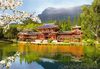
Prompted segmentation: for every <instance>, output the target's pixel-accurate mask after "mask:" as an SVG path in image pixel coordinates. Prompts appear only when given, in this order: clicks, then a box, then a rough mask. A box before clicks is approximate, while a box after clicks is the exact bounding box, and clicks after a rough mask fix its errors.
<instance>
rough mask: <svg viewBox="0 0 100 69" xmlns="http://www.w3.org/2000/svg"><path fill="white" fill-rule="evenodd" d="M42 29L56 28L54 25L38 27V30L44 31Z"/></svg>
mask: <svg viewBox="0 0 100 69" xmlns="http://www.w3.org/2000/svg"><path fill="white" fill-rule="evenodd" d="M44 28H58V26H57V25H54V24H45V25H43V26H40V27H38V29H44Z"/></svg>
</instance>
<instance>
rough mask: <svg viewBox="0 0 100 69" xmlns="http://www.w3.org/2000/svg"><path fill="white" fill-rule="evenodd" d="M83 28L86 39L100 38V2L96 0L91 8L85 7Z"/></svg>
mask: <svg viewBox="0 0 100 69" xmlns="http://www.w3.org/2000/svg"><path fill="white" fill-rule="evenodd" d="M82 10H83V13H82V14H81V18H82V21H81V26H82V30H83V34H84V36H85V37H86V38H92V39H94V38H95V39H97V40H98V41H99V39H100V36H99V33H100V23H99V22H100V0H94V2H93V4H92V5H91V6H83V7H82Z"/></svg>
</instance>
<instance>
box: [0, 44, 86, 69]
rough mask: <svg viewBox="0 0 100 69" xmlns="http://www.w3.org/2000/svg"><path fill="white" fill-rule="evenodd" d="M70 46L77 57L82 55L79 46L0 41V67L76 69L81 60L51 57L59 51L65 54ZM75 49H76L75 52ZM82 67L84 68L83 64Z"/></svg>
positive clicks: (16, 68)
mask: <svg viewBox="0 0 100 69" xmlns="http://www.w3.org/2000/svg"><path fill="white" fill-rule="evenodd" d="M70 48H71V49H72V51H73V50H74V51H73V52H74V53H73V54H74V55H76V54H78V55H77V56H78V57H80V55H83V51H82V49H83V48H82V47H80V46H78V47H75V48H74V47H65V46H59V47H57V46H51V45H50V46H47V45H34V44H30V43H26V44H25V43H13V44H11V43H0V69H78V67H79V66H80V65H81V62H68V60H70V58H68V60H66V59H65V60H64V61H67V62H59V61H58V60H54V59H53V56H54V55H56V54H57V53H59V52H62V54H65V53H66V50H67V52H70V50H71V49H70ZM76 50H78V51H77V52H75V51H76ZM71 53H72V52H71ZM59 56H60V55H59ZM59 56H56V58H58V57H59ZM73 65H74V67H73ZM71 67H73V68H71ZM79 69H81V68H79ZM82 69H86V68H85V67H84V66H83V68H82Z"/></svg>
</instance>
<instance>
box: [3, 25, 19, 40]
mask: <svg viewBox="0 0 100 69" xmlns="http://www.w3.org/2000/svg"><path fill="white" fill-rule="evenodd" d="M17 34H18V30H17V28H16V27H10V28H9V29H7V31H6V32H4V37H5V38H7V39H14V38H16V37H17Z"/></svg>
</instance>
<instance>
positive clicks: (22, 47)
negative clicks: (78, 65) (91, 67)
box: [18, 43, 84, 57]
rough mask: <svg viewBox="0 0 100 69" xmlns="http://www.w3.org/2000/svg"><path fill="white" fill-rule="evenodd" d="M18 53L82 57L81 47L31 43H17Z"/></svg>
mask: <svg viewBox="0 0 100 69" xmlns="http://www.w3.org/2000/svg"><path fill="white" fill-rule="evenodd" d="M18 51H19V52H20V53H23V54H25V53H27V54H28V53H33V52H34V53H37V54H39V55H42V56H46V55H49V56H50V55H55V54H57V53H61V54H71V55H74V56H78V57H81V56H83V53H84V52H83V46H70V45H69V46H66V45H61V44H60V45H59V44H58V45H55V44H41V45H38V44H31V43H27V44H26V43H19V46H18Z"/></svg>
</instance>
